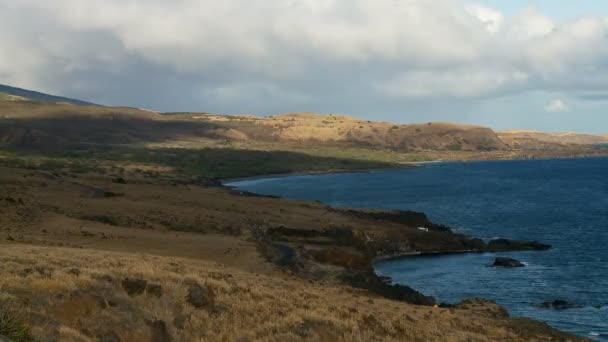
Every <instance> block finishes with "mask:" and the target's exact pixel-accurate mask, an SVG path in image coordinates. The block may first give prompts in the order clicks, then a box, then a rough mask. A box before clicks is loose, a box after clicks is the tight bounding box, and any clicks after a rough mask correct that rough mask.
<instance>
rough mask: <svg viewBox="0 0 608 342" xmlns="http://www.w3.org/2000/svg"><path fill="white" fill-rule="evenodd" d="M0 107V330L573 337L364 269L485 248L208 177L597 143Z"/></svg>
mask: <svg viewBox="0 0 608 342" xmlns="http://www.w3.org/2000/svg"><path fill="white" fill-rule="evenodd" d="M0 117H1V119H0V145H1V146H2V150H0V184H1V186H0V340H2V335H3V336H6V337H8V338H11V339H13V340H15V341H29V340H32V339H35V340H42V341H104V342H114V341H129V342H130V341H135V342H137V341H250V340H261V341H290V340H313V341H374V340H383V341H384V340H400V341H403V340H406V341H487V340H491V341H499V340H503V341H518V340H522V341H523V340H537V341H553V340H575V339H576V338H575V337H573V336H570V335H567V334H562V333H560V332H557V331H555V330H553V329H551V328H549V327H547V326H546V325H544V324H541V323H538V322H533V321H530V320H522V319H512V318H509V317H508V315H507V314H506V312H505V311H504V310H503V309H502V308H500V307H498V306H497V305H495V304H493V303H489V302H486V301H481V300H472V301H468V302H466V303H463V304H461V305H459V306H457V307H451V308H433V307H432V306H416V305H411V304H407V303H405V302H403V300H407V301H410V302H417V303H421V304H430V303H432V301H431V299H430V298H428V297H424V296H423V295H421V294H420V293H418V292H416V291H414V290H412V289H409V288H407V287H403V286H401V287H399V286H392V285H390V284H387V283H386V282H385V281H382V280H381V279H380V278H379V277H377V276H376V275H375V274H374V273H373V272H372V269H371V267H372V261H373V260H374V259H375V258H379V257H385V256H391V255H397V254H404V253H411V252H419V251H426V252H432V251H445V250H471V249H483V250H487V249H492V248H497V247H496V246H494V247H492V246H490V244H485V243H484V242H482V241H480V240H475V239H470V238H468V237H464V236H461V235H457V234H453V233H451V232H450V231H449V230H446V228H445V227H442V226H439V225H433V224H432V223H430V222H428V220H427V219H426V217H425V216H424V215H420V214H417V213H404V212H379V211H366V212H362V211H348V210H337V209H334V208H330V207H328V206H326V205H324V204H322V203H316V202H315V203H311V202H301V201H288V200H283V199H277V198H270V197H261V196H255V195H252V194H247V193H240V192H238V191H234V190H231V189H228V188H225V187H222V186H220V185H219V183H218V181H217V180H216V179H215V178H226V177H242V176H251V175H258V174H268V173H280V172H322V171H328V170H352V169H361V168H372V167H387V166H393V167H394V166H396V165H398V164H399V163H406V162H411V161H423V160H436V159H458V160H462V159H482V158H483V159H504V158H516V157H542V156H571V155H587V154H601V153H605V151H603V150H595V149H592V148H590V147H584V148H581V147H568V148H566V147H564V146H561V147H560V148H559V149H555V148H548V149H542V150H537V149H526V150H513V149H510V148H508V146H507V145H505V144H504V142H502V141H501V140H500V139H499V138H498V137H497V136H496V134H495V133H494V132H492V131H491V130H489V129H486V128H481V127H475V126H464V125H452V124H436V123H435V124H433V123H432V124H424V125H405V126H398V125H393V124H388V123H372V122H367V121H361V120H357V119H352V118H348V117H342V116H318V115H310V114H292V115H285V116H279V117H275V118H267V119H262V118H258V117H254V116H238V117H226V116H217V115H207V114H173V115H167V116H163V115H160V114H157V113H153V112H148V111H144V110H139V109H131V108H109V107H98V106H74V105H70V104H53V103H40V102H34V101H29V100H27V99H21V100H20V101H13V100H12V98H7V97H3V98H0ZM531 146H532V145H531ZM552 146H554V145H552ZM490 150H491V151H490ZM421 225H424V226H428V227H430V228H431V230H430V231H429V232H422V231H420V230H418V229H417V227H419V226H421ZM515 247H517V248H524V247H526V248H527V247H530V246H528V245H523V244H516V245H515ZM500 248H503V247H500ZM506 248H513V245H508V246H507V247H506ZM349 285H352V286H349ZM387 298H393V299H400V300H401V301H397V300H388V299H387Z"/></svg>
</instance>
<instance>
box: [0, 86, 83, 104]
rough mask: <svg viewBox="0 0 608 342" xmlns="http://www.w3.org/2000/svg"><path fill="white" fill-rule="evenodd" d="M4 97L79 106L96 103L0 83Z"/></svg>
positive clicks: (1, 96) (0, 94)
mask: <svg viewBox="0 0 608 342" xmlns="http://www.w3.org/2000/svg"><path fill="white" fill-rule="evenodd" d="M3 95H4V96H3ZM3 97H4V98H5V99H6V98H11V97H12V99H17V100H18V99H29V100H34V101H40V102H51V103H70V104H73V105H79V106H88V105H94V104H93V103H89V102H85V101H80V100H75V99H70V98H67V97H61V96H54V95H49V94H44V93H40V92H37V91H32V90H26V89H21V88H16V87H11V86H7V85H3V84H0V100H2V99H3Z"/></svg>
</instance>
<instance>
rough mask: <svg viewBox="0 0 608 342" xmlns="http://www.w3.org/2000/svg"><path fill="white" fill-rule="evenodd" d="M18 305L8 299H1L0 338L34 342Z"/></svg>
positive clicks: (17, 341) (16, 341)
mask: <svg viewBox="0 0 608 342" xmlns="http://www.w3.org/2000/svg"><path fill="white" fill-rule="evenodd" d="M24 321H25V319H24V317H23V315H22V314H20V311H19V309H18V304H17V303H15V302H14V301H12V300H9V299H6V298H0V336H4V337H7V338H8V339H9V340H11V341H15V342H29V341H34V337H33V336H32V334H31V333H30V330H29V328H28V327H27V326H26V325H25V324H24Z"/></svg>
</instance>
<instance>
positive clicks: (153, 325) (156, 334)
mask: <svg viewBox="0 0 608 342" xmlns="http://www.w3.org/2000/svg"><path fill="white" fill-rule="evenodd" d="M146 323H147V324H148V326H149V327H150V329H151V330H152V340H151V341H152V342H170V341H171V340H172V339H171V335H170V334H169V330H168V329H167V324H166V323H165V321H154V322H152V321H148V322H146Z"/></svg>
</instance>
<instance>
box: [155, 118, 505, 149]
mask: <svg viewBox="0 0 608 342" xmlns="http://www.w3.org/2000/svg"><path fill="white" fill-rule="evenodd" d="M166 115H169V116H173V117H179V118H181V119H187V120H192V121H196V122H208V123H213V124H214V125H217V126H218V127H220V128H221V131H220V133H223V134H224V135H226V137H228V138H233V139H237V140H256V141H268V142H314V143H316V144H318V145H325V146H327V145H348V146H357V147H368V148H377V149H388V150H393V151H401V152H407V151H422V150H443V151H461V150H462V151H492V150H505V149H506V148H507V145H506V144H505V143H503V142H502V141H501V140H500V139H499V138H498V136H497V135H496V134H495V133H494V131H492V130H491V129H489V128H486V127H480V126H473V125H462V124H452V123H441V122H429V123H425V124H413V125H397V124H393V123H388V122H376V121H368V120H361V119H356V118H353V117H350V116H344V115H333V114H329V115H322V114H314V113H288V114H282V115H276V116H270V117H256V116H252V115H245V116H226V115H215V114H207V113H200V114H196V113H182V114H166Z"/></svg>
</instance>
